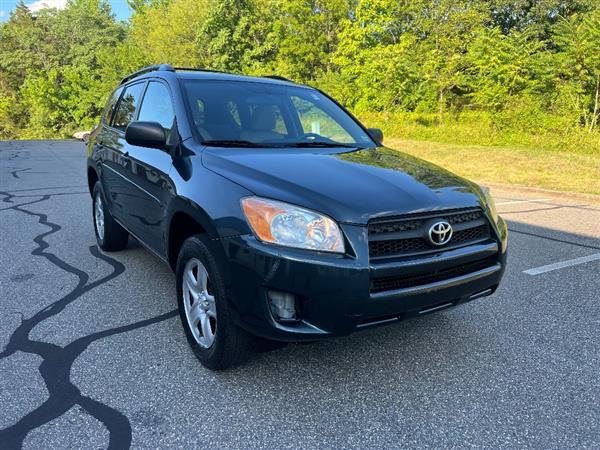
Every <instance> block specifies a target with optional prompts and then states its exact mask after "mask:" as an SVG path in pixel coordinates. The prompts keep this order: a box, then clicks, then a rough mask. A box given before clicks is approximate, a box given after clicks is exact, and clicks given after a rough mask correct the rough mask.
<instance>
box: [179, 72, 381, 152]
mask: <svg viewBox="0 0 600 450" xmlns="http://www.w3.org/2000/svg"><path fill="white" fill-rule="evenodd" d="M184 86H185V93H186V96H187V100H188V102H189V107H190V112H191V115H192V120H193V123H194V125H195V127H196V129H197V130H198V133H199V134H200V136H201V138H202V141H203V143H204V144H206V145H215V146H247V147H333V146H336V147H337V146H347V147H371V146H373V145H374V143H373V141H372V140H371V139H370V138H369V136H368V135H367V134H366V133H365V131H364V130H363V129H362V128H361V127H360V126H359V125H358V124H357V123H356V122H355V121H354V120H353V119H352V117H350V116H349V115H348V114H347V113H345V112H344V110H342V109H341V108H340V107H339V106H338V105H336V104H335V103H334V102H333V101H331V100H330V99H329V98H327V97H326V96H324V95H323V94H321V93H320V92H318V91H317V90H315V89H310V88H303V87H295V86H285V85H278V84H269V83H254V82H244V81H207V80H186V81H185V82H184Z"/></svg>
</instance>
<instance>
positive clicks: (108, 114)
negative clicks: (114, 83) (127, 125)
mask: <svg viewBox="0 0 600 450" xmlns="http://www.w3.org/2000/svg"><path fill="white" fill-rule="evenodd" d="M121 91H123V88H118V89H117V90H115V91H114V92H113V93H112V95H111V96H110V98H109V99H108V102H106V107H105V108H104V111H103V112H102V123H105V124H110V119H111V118H112V115H113V112H114V110H115V106H116V104H117V100H119V96H120V95H121Z"/></svg>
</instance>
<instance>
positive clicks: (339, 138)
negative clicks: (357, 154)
mask: <svg viewBox="0 0 600 450" xmlns="http://www.w3.org/2000/svg"><path fill="white" fill-rule="evenodd" d="M292 104H293V105H294V108H295V109H296V112H297V113H298V118H299V119H300V123H301V124H302V129H303V130H304V132H305V133H313V134H318V135H320V136H325V137H327V138H329V139H332V140H334V141H336V142H342V143H351V142H353V141H354V139H353V138H352V136H351V135H350V133H348V132H347V131H346V130H344V129H343V128H342V127H341V125H340V124H339V123H338V122H336V121H335V120H334V119H333V117H331V115H329V114H327V113H326V112H325V111H323V110H322V109H321V108H320V107H319V106H317V105H316V104H315V103H313V102H311V101H310V100H308V99H306V98H300V97H296V96H292Z"/></svg>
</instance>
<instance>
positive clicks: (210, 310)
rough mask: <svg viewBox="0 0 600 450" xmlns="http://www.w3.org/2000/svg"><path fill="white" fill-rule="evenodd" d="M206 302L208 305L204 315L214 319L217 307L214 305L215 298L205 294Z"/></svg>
mask: <svg viewBox="0 0 600 450" xmlns="http://www.w3.org/2000/svg"><path fill="white" fill-rule="evenodd" d="M204 298H205V299H206V302H207V303H208V308H207V309H206V314H208V315H209V316H210V317H214V318H215V319H216V318H217V306H216V304H215V298H214V297H213V296H212V295H210V294H208V293H206V295H205V297H204Z"/></svg>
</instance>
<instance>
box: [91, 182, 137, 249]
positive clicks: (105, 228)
mask: <svg viewBox="0 0 600 450" xmlns="http://www.w3.org/2000/svg"><path fill="white" fill-rule="evenodd" d="M92 218H93V220H94V233H95V234H96V241H97V242H98V247H100V248H101V249H102V250H104V251H105V252H114V251H117V250H123V249H124V248H125V247H126V246H127V238H128V236H129V233H127V231H126V230H125V229H124V228H123V227H122V226H121V225H119V224H118V223H117V222H116V221H115V219H113V217H112V216H111V214H110V211H109V210H108V207H107V206H106V197H105V196H104V192H103V191H102V185H101V184H100V182H99V181H97V182H96V184H95V185H94V190H93V191H92Z"/></svg>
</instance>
